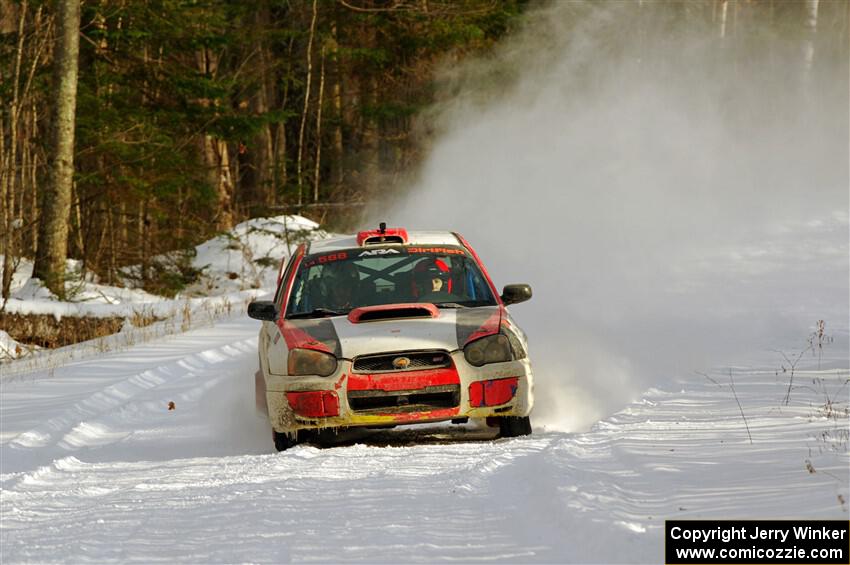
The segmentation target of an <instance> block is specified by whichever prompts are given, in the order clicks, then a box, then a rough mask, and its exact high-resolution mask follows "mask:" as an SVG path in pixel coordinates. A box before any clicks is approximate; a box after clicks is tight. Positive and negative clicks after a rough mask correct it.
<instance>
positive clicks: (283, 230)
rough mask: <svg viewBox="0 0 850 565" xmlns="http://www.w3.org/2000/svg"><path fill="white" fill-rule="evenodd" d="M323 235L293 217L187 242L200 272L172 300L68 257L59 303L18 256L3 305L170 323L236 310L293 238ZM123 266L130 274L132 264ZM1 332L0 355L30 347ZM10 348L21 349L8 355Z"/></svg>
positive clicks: (269, 280)
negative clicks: (84, 269)
mask: <svg viewBox="0 0 850 565" xmlns="http://www.w3.org/2000/svg"><path fill="white" fill-rule="evenodd" d="M329 235H330V234H328V233H327V232H325V231H324V230H321V229H319V225H318V224H317V223H316V222H313V221H312V220H309V219H307V218H304V217H302V216H297V215H291V216H275V217H270V218H254V219H251V220H248V221H245V222H242V223H241V224H238V225H237V226H236V227H234V228H233V229H232V230H231V231H229V232H227V233H226V234H222V235H219V236H217V237H215V238H213V239H211V240H209V241H206V242H204V243H202V244H201V245H198V246H197V247H196V248H195V250H194V257H193V258H192V267H193V268H195V269H197V270H198V271H199V272H200V276H199V279H198V281H197V282H195V283H194V284H192V285H190V286H189V287H188V288H186V289H185V290H184V292H182V293H181V294H178V295H177V296H176V297H174V298H167V297H163V296H158V295H154V294H150V293H148V292H145V291H144V290H142V289H140V288H133V284H132V279H130V278H128V279H127V281H126V282H127V284H126V286H124V287H117V286H111V285H107V284H103V283H101V282H98V281H97V280H96V278H95V277H93V276H92V275H91V274H88V275H86V276H85V277H83V276H81V275H80V269H81V265H80V263H79V262H78V261H75V260H69V261H68V264H67V271H68V273H69V278H70V279H71V280H69V281H68V282H67V283H66V292H67V294H68V295H69V299H68V300H67V301H60V300H58V299H57V297H56V296H55V295H54V294H53V293H51V292H50V291H49V290H48V289H46V288H45V287H44V286H43V285H42V284H41V281H39V280H38V279H35V278H32V268H33V265H32V262H31V261H28V260H27V259H22V260H21V263H20V265H19V268H18V269H17V270H16V272H15V274H14V276H13V279H12V286H11V295H10V299H9V300H8V301H7V302H6V304H5V306H4V309H3V311H5V312H8V313H18V314H45V315H52V316H54V317H55V318H56V319H57V320H58V319H59V318H61V317H63V316H90V317H107V316H120V317H125V318H130V319H132V318H133V317H140V316H141V317H148V318H149V317H157V318H160V319H165V320H171V321H172V326H173V325H174V324H177V325H178V326H185V325H186V324H187V320H191V319H194V320H196V321H197V320H198V319H203V320H206V319H209V318H214V317H216V316H218V315H221V314H222V313H223V312H227V313H228V314H229V313H231V309H232V308H234V307H236V308H237V309H238V308H241V309H243V310H244V306H245V304H247V302H249V301H250V300H252V299H255V298H257V297H258V296H262V295H264V294H266V293H268V292H269V289H270V288H274V286H275V283H276V277H277V273H278V269H279V267H280V263H281V260H283V259H284V258H286V257H288V256H289V253H291V252H292V251H294V250H295V247H296V246H297V245H298V244H299V243H301V242H302V241H305V240H308V239H320V238H327V237H329ZM0 260H2V256H0ZM126 270H127V272H128V273H132V272H133V271H134V270H137V267H130V268H128V269H126ZM192 323H197V322H192ZM189 325H191V324H189ZM125 326H126V328H125V329H127V330H131V329H132V324H129V323H128V324H125ZM163 333H166V332H165V330H164V328H163V324H160V325H159V326H158V327H155V328H151V329H147V330H145V332H143V335H142V336H141V337H144V338H147V337H148V336H158V335H162V334H163ZM7 337H8V336H7ZM7 337H6V338H2V339H0V359H6V358H9V357H15V356H20V355H23V354H28V353H30V352H31V349H32V348H27V347H23V348H18V349H16V348H15V347H14V344H11V343H9V342H8V340H7ZM139 337H140V332H136V335H135V336H133V337H131V338H130V340H131V341H133V342H135V341H137V340H138V338H139ZM8 339H11V338H8ZM106 342H108V345H109V346H110V347H114V346H116V345H117V341H116V340H115V339H114V338H110V339H107V340H106ZM16 351H21V353H18V354H17V355H16V354H15V352H16Z"/></svg>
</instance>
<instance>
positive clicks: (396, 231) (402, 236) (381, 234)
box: [357, 222, 407, 246]
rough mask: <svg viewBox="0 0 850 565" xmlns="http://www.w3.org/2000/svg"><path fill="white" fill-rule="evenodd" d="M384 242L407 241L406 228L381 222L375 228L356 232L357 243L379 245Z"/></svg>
mask: <svg viewBox="0 0 850 565" xmlns="http://www.w3.org/2000/svg"><path fill="white" fill-rule="evenodd" d="M385 243H407V230H406V229H404V228H389V229H387V224H386V223H384V222H381V223H380V225H379V226H378V229H376V230H366V231H361V232H358V233H357V245H360V246H363V245H381V244H385Z"/></svg>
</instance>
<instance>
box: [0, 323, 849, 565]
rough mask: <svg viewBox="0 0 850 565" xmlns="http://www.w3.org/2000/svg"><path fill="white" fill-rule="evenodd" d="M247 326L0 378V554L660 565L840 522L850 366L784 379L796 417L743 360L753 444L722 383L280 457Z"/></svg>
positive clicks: (774, 382)
mask: <svg viewBox="0 0 850 565" xmlns="http://www.w3.org/2000/svg"><path fill="white" fill-rule="evenodd" d="M256 333H257V325H256V323H255V322H254V321H252V320H249V319H247V318H245V317H241V316H240V317H237V318H234V319H231V320H225V321H219V322H218V323H217V324H216V325H215V326H214V327H207V328H201V329H196V330H192V331H189V332H186V333H183V334H180V335H177V336H167V337H163V338H160V339H158V340H154V341H150V342H148V343H144V344H140V345H137V346H135V347H132V348H128V349H125V350H123V351H116V352H110V353H106V354H102V355H98V356H92V357H89V358H87V359H78V360H75V361H72V362H69V363H67V364H65V365H64V366H61V367H58V368H56V369H54V370H53V371H52V372H46V371H42V372H38V371H36V372H32V373H29V374H24V375H20V374H19V375H14V376H12V377H8V376H7V377H4V378H3V381H2V383H3V387H2V395H0V408H2V410H0V428H2V436H0V456H1V457H2V472H0V495H2V497H1V499H2V505H1V508H2V526H0V541H2V547H3V558H4V562H10V563H11V562H21V561H36V562H51V561H73V562H81V563H82V562H147V563H156V562H204V563H213V562H257V563H261V562H277V563H279V562H285V561H289V560H292V561H331V562H340V561H367V562H398V561H400V560H404V561H408V560H412V561H424V562H433V561H438V560H451V561H464V562H469V561H480V560H499V561H508V562H516V561H523V562H526V561H534V562H637V563H640V562H659V560H661V559H662V557H661V556H662V551H663V538H662V536H663V525H664V520H665V519H669V518H694V519H697V518H736V517H740V518H747V517H770V518H783V517H786V518H791V517H794V518H837V519H844V518H846V517H847V503H846V501H847V500H850V496H848V494H850V493H848V480H847V473H848V463H850V460H848V452H847V449H846V445H847V438H846V435H845V436H843V440H842V439H841V435H840V434H841V430H842V429H843V430H845V431H846V419H845V420H838V419H834V418H833V419H831V418H829V417H827V416H826V415H824V414H823V413H822V412H821V411H820V410H819V407H820V406H821V405H823V404H824V398H825V396H824V395H825V394H828V395H830V396H832V397H837V398H841V395H842V394H843V393H842V392H841V390H842V387H843V386H844V385H843V383H844V382H845V381H846V379H847V378H848V376H850V374H849V373H848V371H847V369H846V367H845V368H824V369H821V370H820V371H818V370H816V369H809V370H806V371H801V372H798V373H796V375H795V378H796V382H797V383H798V386H796V387H795V388H794V389H793V391H792V394H791V398H790V400H791V401H790V403H789V405H788V406H785V405H784V404H783V402H782V399H783V396H784V394H785V391H786V386H787V383H788V375H787V374H783V373H781V372H779V373H778V374H777V372H776V371H775V370H772V369H753V368H750V369H744V368H737V369H734V371H733V376H734V380H733V382H734V386H735V394H737V397H738V400H739V401H740V403H741V407H742V408H741V409H742V410H743V411H744V413H745V415H746V418H747V425H748V427H749V433H750V434H751V435H752V443H750V441H749V439H748V432H747V427H746V426H745V425H744V421H743V420H742V418H741V409H739V408H738V404H737V402H736V400H735V398H734V396H733V394H732V391H731V388H730V380H729V377H728V375H726V374H724V372H722V371H716V372H712V373H711V374H709V375H707V376H703V375H697V374H693V375H691V376H685V377H683V378H680V379H677V380H676V381H674V382H671V383H670V384H669V386H667V387H664V388H653V389H650V390H647V391H646V392H645V393H644V394H643V395H642V397H641V398H640V399H639V400H638V401H637V402H635V403H632V404H630V405H628V406H626V407H624V408H623V409H622V410H620V411H618V412H617V413H615V414H613V415H611V416H609V417H607V418H605V419H603V420H602V421H600V422H598V423H597V424H596V425H595V426H593V427H592V428H591V429H590V430H589V431H587V432H584V433H564V432H561V431H558V430H557V429H552V428H538V429H537V430H536V431H535V433H534V434H533V435H532V436H530V437H526V438H518V439H510V440H493V439H489V438H490V437H491V435H492V434H490V436H488V435H487V431H486V430H482V429H481V428H476V427H475V426H473V425H467V426H448V425H445V426H422V427H418V428H412V429H411V428H406V429H405V431H400V432H399V431H391V432H382V433H372V434H371V435H369V434H365V433H364V434H361V435H359V436H355V437H354V438H353V439H351V440H349V441H348V442H347V443H346V444H344V445H342V446H338V447H330V448H318V447H316V446H311V445H302V446H298V447H296V448H294V449H292V450H290V451H287V452H283V453H275V452H274V450H273V447H272V444H271V440H270V430H269V428H268V424H267V423H266V422H265V421H264V420H263V418H262V417H260V416H258V415H257V414H256V413H255V412H254V408H253V373H254V371H255V370H256V368H257V361H256ZM806 360H807V361H808V362H809V364H810V365H812V364H815V363H816V360H815V359H812V358H809V357H806ZM833 363H835V359H833V358H831V357H827V358H825V359H823V360H822V364H823V365H824V366H826V365H829V364H833ZM843 390H844V392H845V393H846V387H844V389H843ZM538 393H539V391H538ZM170 402H173V403H174V409H173V410H169V403H170ZM844 407H846V403H845V404H844ZM824 432H828V433H832V434H835V435H833V436H829V435H827V436H824V435H823V434H824ZM842 442H843V444H842ZM807 463H810V464H811V465H812V467H813V469H814V470H815V472H814V473H811V472H809V471H808V470H807V467H806V465H807ZM839 496H841V497H843V500H844V501H845V502H844V503H841V502H840V501H839V498H838V497H839Z"/></svg>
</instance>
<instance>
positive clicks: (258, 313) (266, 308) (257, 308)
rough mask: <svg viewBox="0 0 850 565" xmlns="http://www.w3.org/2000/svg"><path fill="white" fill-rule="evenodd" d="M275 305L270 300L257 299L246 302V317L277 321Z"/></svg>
mask: <svg viewBox="0 0 850 565" xmlns="http://www.w3.org/2000/svg"><path fill="white" fill-rule="evenodd" d="M277 315H278V311H277V306H276V305H275V303H274V302H272V301H271V300H258V301H257V302H251V303H250V304H248V317H250V318H254V319H255V320H261V321H263V322H274V321H277Z"/></svg>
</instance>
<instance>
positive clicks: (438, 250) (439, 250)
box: [407, 247, 466, 255]
mask: <svg viewBox="0 0 850 565" xmlns="http://www.w3.org/2000/svg"><path fill="white" fill-rule="evenodd" d="M407 252H408V253H435V254H440V255H466V252H465V251H464V250H463V249H456V248H452V247H408V248H407Z"/></svg>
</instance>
